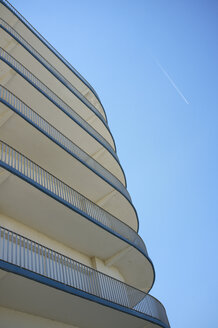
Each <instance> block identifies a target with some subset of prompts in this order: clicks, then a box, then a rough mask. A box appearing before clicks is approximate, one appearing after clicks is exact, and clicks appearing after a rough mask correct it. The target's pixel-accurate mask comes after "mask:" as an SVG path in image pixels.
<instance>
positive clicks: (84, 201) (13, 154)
mask: <svg viewBox="0 0 218 328" xmlns="http://www.w3.org/2000/svg"><path fill="white" fill-rule="evenodd" d="M23 163H24V164H23ZM4 164H5V165H6V166H7V168H6V169H8V168H11V169H12V173H15V174H17V175H18V176H19V177H21V178H23V179H26V181H27V182H29V180H31V182H32V183H34V184H35V186H37V188H39V189H40V190H42V191H43V192H45V191H47V193H48V194H49V195H50V194H51V196H52V197H54V198H55V199H57V200H58V201H60V202H61V203H62V204H64V205H66V206H68V207H70V208H71V209H73V210H74V211H77V212H78V213H79V214H81V213H82V215H83V216H85V217H86V218H88V219H89V220H92V221H93V222H95V223H96V224H97V225H100V226H101V227H103V228H104V229H106V230H107V231H109V232H111V233H112V234H115V235H116V236H118V237H119V238H121V239H123V240H124V241H125V242H127V243H129V244H130V245H131V246H133V247H135V248H136V249H138V251H140V252H141V253H142V254H143V255H144V256H145V257H146V259H147V260H148V261H149V262H150V264H151V266H152V268H153V264H152V262H151V260H150V258H149V256H148V253H147V249H146V246H145V244H144V242H143V240H142V238H141V237H140V236H139V235H138V234H137V232H135V231H134V230H133V229H132V228H131V227H130V226H128V225H127V224H126V223H124V222H123V221H121V220H120V219H118V218H116V217H115V216H113V215H112V214H110V213H109V212H107V211H106V210H104V209H103V208H101V207H99V206H98V205H96V204H95V203H93V202H92V201H91V200H89V199H88V198H86V197H85V196H83V195H82V194H80V193H79V192H78V191H76V190H74V189H73V188H71V187H70V186H68V185H67V184H65V183H63V182H62V181H61V180H59V179H58V178H56V177H55V176H54V175H52V174H51V173H49V172H48V171H46V170H45V169H43V168H42V167H40V166H39V165H37V164H35V163H34V162H33V161H31V160H30V159H28V158H27V157H26V156H24V155H23V154H21V153H20V152H18V151H17V150H15V149H14V148H13V147H11V146H9V145H8V144H6V143H5V142H3V141H0V166H3V167H5V166H4Z"/></svg>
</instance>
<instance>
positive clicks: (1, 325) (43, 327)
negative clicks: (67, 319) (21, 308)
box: [0, 307, 77, 328]
mask: <svg viewBox="0 0 218 328" xmlns="http://www.w3.org/2000/svg"><path fill="white" fill-rule="evenodd" d="M0 328H77V327H75V326H71V325H66V324H64V323H61V322H57V321H53V320H49V319H44V318H41V317H37V316H34V315H30V314H27V313H23V312H18V311H14V310H10V309H7V308H4V307H0Z"/></svg>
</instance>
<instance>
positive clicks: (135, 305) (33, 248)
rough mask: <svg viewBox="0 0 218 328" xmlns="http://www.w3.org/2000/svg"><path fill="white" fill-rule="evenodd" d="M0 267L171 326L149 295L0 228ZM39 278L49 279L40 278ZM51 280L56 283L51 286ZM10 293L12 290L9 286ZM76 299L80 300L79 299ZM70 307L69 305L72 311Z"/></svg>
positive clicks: (162, 308) (162, 310) (157, 323)
mask: <svg viewBox="0 0 218 328" xmlns="http://www.w3.org/2000/svg"><path fill="white" fill-rule="evenodd" d="M0 268H2V269H3V270H7V271H9V272H13V273H17V274H19V275H21V276H24V277H25V276H26V277H28V278H30V279H34V280H35V281H38V282H41V281H43V283H44V284H47V285H49V286H53V287H54V286H55V287H56V288H63V290H64V291H66V292H68V293H71V294H74V295H78V296H81V297H84V298H86V299H89V300H92V301H94V302H98V303H100V304H103V305H107V306H108V307H110V308H111V309H112V308H113V309H116V310H119V311H122V312H125V313H127V314H131V315H133V316H135V317H139V318H141V319H143V320H146V321H147V324H148V323H149V324H150V325H149V327H154V328H155V327H157V326H156V325H159V326H161V327H164V328H169V327H170V325H169V322H168V319H167V315H166V311H165V309H164V307H163V305H162V304H161V303H160V302H159V301H158V300H157V299H155V298H154V297H152V296H151V295H149V294H146V293H144V292H142V291H140V290H138V289H136V288H133V287H131V286H129V285H127V284H125V283H123V282H121V281H119V280H116V279H114V278H111V277H110V276H107V275H105V274H103V273H101V272H99V271H96V270H94V269H92V268H90V267H87V266H86V265H84V264H81V263H79V262H77V261H75V260H73V259H71V258H69V257H66V256H64V255H62V254H59V253H57V252H55V251H54V250H52V249H49V248H47V247H44V246H42V245H40V244H38V243H36V242H34V241H32V240H30V239H27V238H25V237H23V236H21V235H18V234H17V233H15V232H12V231H10V230H7V229H5V228H2V227H0ZM32 273H34V274H32ZM41 277H46V278H48V279H47V280H41V279H42V278H41ZM8 278H9V279H8ZM18 280H19V278H18ZM9 281H10V276H9V277H8V276H7V274H6V277H5V278H4V285H7V284H8V285H9ZM54 281H55V282H58V284H56V285H54V283H52V282H54ZM17 285H19V282H18V283H17ZM9 286H10V285H9ZM13 286H14V284H13ZM10 287H11V286H10ZM11 293H12V294H13V291H12V289H11V288H10V294H11ZM93 296H94V298H93ZM52 297H54V296H52ZM22 299H23V297H22ZM41 301H42V302H43V300H41ZM71 301H72V302H73V301H74V299H73V298H72V299H71ZM77 302H80V301H79V299H77ZM21 303H22V300H21ZM59 306H60V305H59ZM118 306H119V307H118ZM73 308H74V306H71V311H72V310H73ZM73 317H74V316H73ZM94 317H95V316H94ZM90 319H91V318H90V317H89V319H88V320H90ZM136 322H137V321H136ZM136 322H135V324H136ZM105 324H106V323H105ZM110 324H111V323H110ZM147 324H146V327H147ZM144 325H145V323H144ZM144 325H143V327H144ZM106 326H107V324H106ZM106 326H105V327H106ZM134 326H135V325H134ZM110 327H111V326H110ZM122 327H124V325H122ZM125 327H126V325H125ZM131 327H133V326H131ZM137 327H139V325H137ZM140 327H142V326H140Z"/></svg>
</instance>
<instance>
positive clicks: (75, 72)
mask: <svg viewBox="0 0 218 328" xmlns="http://www.w3.org/2000/svg"><path fill="white" fill-rule="evenodd" d="M0 2H1V3H2V4H3V5H6V7H7V8H8V9H9V10H11V11H12V12H13V13H14V14H15V15H16V16H17V17H18V19H20V20H21V21H22V23H24V25H26V26H27V27H28V28H29V29H30V30H31V32H33V33H34V34H35V35H36V36H37V37H38V39H40V41H42V43H44V44H45V45H46V46H47V48H49V50H51V51H52V52H53V53H54V54H55V55H56V56H57V57H58V58H59V59H60V60H61V61H62V62H63V63H64V64H65V65H66V66H67V67H68V68H69V69H70V70H71V71H72V72H73V73H74V74H75V75H76V76H77V77H78V78H79V79H80V80H81V81H82V82H83V83H84V84H85V85H86V86H87V87H88V88H89V89H90V90H91V91H92V93H93V94H94V95H95V97H96V98H97V100H98V101H99V103H100V105H101V107H102V110H103V112H104V115H105V118H104V116H103V115H102V114H101V113H100V111H99V110H98V109H97V108H96V107H95V106H94V105H92V104H91V103H90V101H89V100H88V99H87V98H85V97H84V96H83V95H82V94H81V93H80V92H79V90H77V89H76V88H75V87H74V88H75V89H76V90H77V92H78V93H80V95H81V97H84V98H85V99H86V100H87V101H88V102H89V103H90V105H91V106H93V107H94V108H95V109H96V110H97V111H98V113H99V116H101V117H102V119H103V120H104V121H105V123H106V124H107V116H106V113H105V110H104V107H103V105H102V103H101V101H100V99H99V97H98V95H97V93H96V92H95V90H94V89H93V87H92V86H91V85H90V84H89V82H88V81H87V80H85V78H84V77H83V76H82V75H81V74H80V73H79V72H78V71H77V70H76V69H75V68H74V67H73V66H72V65H71V64H70V63H69V62H68V61H67V60H66V59H65V58H64V57H63V56H62V55H61V54H60V53H59V52H58V51H57V50H56V49H55V48H54V47H53V46H52V45H51V44H50V43H49V42H48V41H47V40H46V39H45V38H44V37H43V36H42V35H41V34H40V33H39V32H38V31H37V30H36V29H35V28H34V27H33V26H32V25H31V24H30V23H29V22H28V21H27V20H26V19H25V18H24V17H23V16H22V15H21V14H20V13H19V12H18V11H17V10H16V9H15V8H14V7H13V6H12V5H11V4H10V3H9V2H8V1H7V0H0ZM60 74H61V73H60Z"/></svg>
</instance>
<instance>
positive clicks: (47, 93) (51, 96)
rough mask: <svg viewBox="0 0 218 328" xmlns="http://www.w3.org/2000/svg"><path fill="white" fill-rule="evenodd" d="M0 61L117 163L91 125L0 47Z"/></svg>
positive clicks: (108, 145)
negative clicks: (75, 124)
mask: <svg viewBox="0 0 218 328" xmlns="http://www.w3.org/2000/svg"><path fill="white" fill-rule="evenodd" d="M0 59H2V60H3V61H5V62H6V63H7V64H8V65H10V66H11V67H12V68H14V69H15V70H16V71H17V72H18V73H19V74H20V75H22V76H23V77H24V78H25V79H26V80H27V81H28V82H30V83H31V84H32V85H33V86H34V87H35V88H36V89H37V90H39V91H40V92H41V93H43V94H44V95H45V96H46V97H47V98H48V99H49V100H50V101H52V102H53V103H54V104H55V105H56V106H57V107H58V108H59V109H61V110H62V111H63V112H64V113H65V114H66V115H68V116H69V117H70V118H71V119H72V120H74V121H75V122H76V123H77V124H78V125H80V126H81V127H82V128H83V129H84V130H85V131H86V132H88V133H89V134H90V135H91V136H93V137H94V138H95V139H96V140H97V141H98V142H99V143H101V144H102V145H103V146H104V147H105V148H106V149H107V150H108V151H109V152H110V153H111V155H112V156H113V157H114V158H115V159H116V161H117V162H118V163H119V158H118V156H117V154H116V153H115V151H114V150H113V148H112V147H111V145H110V144H109V143H108V141H107V140H105V139H104V138H103V137H102V135H101V134H100V133H98V132H97V131H96V130H95V129H94V128H93V127H92V126H91V125H89V124H88V123H87V122H86V121H85V120H84V119H83V118H82V117H81V116H80V115H79V114H77V113H76V112H75V111H74V110H73V109H72V108H71V107H70V106H68V105H67V104H66V103H65V102H64V101H63V100H61V99H60V98H59V97H58V96H57V95H56V94H55V93H54V92H52V91H51V90H50V89H49V88H48V87H47V86H46V85H45V84H43V83H42V82H41V81H40V80H39V79H37V78H36V77H35V76H34V75H33V74H32V73H31V72H30V71H29V70H27V69H26V68H25V67H24V66H23V65H22V64H21V63H19V62H18V61H17V60H16V59H14V58H13V57H12V56H11V55H9V54H8V53H7V52H6V51H5V50H3V49H2V48H1V47H0Z"/></svg>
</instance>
